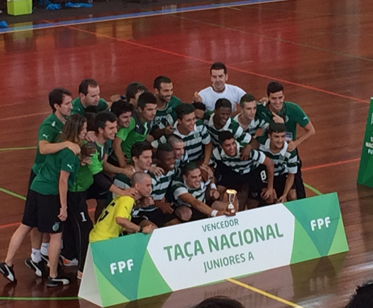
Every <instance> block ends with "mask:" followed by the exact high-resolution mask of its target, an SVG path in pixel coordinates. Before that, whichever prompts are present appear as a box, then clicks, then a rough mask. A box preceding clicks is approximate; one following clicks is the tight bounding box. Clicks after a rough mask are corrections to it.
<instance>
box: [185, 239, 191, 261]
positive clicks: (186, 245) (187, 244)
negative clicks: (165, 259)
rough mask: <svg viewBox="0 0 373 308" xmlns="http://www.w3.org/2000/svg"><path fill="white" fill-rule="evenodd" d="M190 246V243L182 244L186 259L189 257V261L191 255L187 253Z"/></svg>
mask: <svg viewBox="0 0 373 308" xmlns="http://www.w3.org/2000/svg"><path fill="white" fill-rule="evenodd" d="M191 244H192V243H191V242H186V243H185V244H184V252H185V255H186V256H187V257H189V261H190V260H192V258H193V254H192V253H190V252H189V251H188V246H189V245H191Z"/></svg>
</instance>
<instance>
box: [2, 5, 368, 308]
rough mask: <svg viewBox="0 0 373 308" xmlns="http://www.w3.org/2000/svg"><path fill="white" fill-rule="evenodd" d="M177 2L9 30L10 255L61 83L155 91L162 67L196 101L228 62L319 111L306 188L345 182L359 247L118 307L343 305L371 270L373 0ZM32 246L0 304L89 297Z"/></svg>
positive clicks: (327, 188)
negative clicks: (61, 280) (367, 137)
mask: <svg viewBox="0 0 373 308" xmlns="http://www.w3.org/2000/svg"><path fill="white" fill-rule="evenodd" d="M203 4H206V2H205V3H203ZM193 5H196V4H195V3H194V4H193ZM176 7H178V6H167V7H163V8H157V9H154V10H161V11H163V12H165V13H169V14H166V15H164V14H157V15H153V16H148V17H139V16H134V17H136V18H126V19H118V20H111V21H100V20H97V22H94V21H95V20H90V21H91V23H87V24H86V23H78V24H73V23H76V22H75V21H72V22H69V23H65V24H61V23H59V24H56V23H54V22H55V21H53V20H52V21H51V20H49V19H48V17H47V16H46V18H45V19H46V20H44V21H43V23H44V26H47V28H45V29H34V30H27V29H30V28H32V27H33V25H31V24H27V25H21V26H23V27H24V29H26V30H24V31H13V30H14V29H10V30H7V31H8V33H0V72H1V73H0V80H1V82H0V94H1V100H0V106H1V114H0V131H1V138H0V158H1V160H0V170H1V173H0V190H1V191H0V206H1V215H0V232H1V233H0V234H1V237H0V259H2V260H3V259H4V257H5V254H6V249H7V246H8V242H9V239H10V236H11V235H12V233H13V232H14V231H15V229H16V227H17V226H18V224H19V221H20V219H21V215H22V212H23V206H24V201H23V199H24V197H23V196H25V194H26V190H27V181H28V176H29V172H30V167H31V165H32V163H33V159H34V155H35V149H34V146H35V144H36V137H37V129H38V126H39V125H40V123H41V122H42V120H43V119H44V118H45V117H46V116H47V115H48V113H49V112H50V110H49V106H48V102H47V95H48V92H49V91H50V90H51V89H52V88H54V87H56V86H62V87H65V88H67V89H70V90H71V91H72V92H73V94H74V96H76V95H77V94H78V93H77V92H78V91H77V90H78V85H79V83H80V81H81V80H82V79H83V78H94V79H96V80H97V81H98V82H99V84H100V86H101V93H102V97H103V98H105V99H109V98H110V96H111V95H112V94H116V93H123V92H124V89H125V87H126V85H127V84H128V83H129V82H131V81H141V82H143V83H144V84H145V85H147V86H148V87H149V89H151V86H152V81H153V79H154V78H155V77H156V76H158V75H166V76H169V77H170V78H171V79H172V81H173V84H174V93H175V95H176V96H178V97H180V98H181V99H182V100H183V101H191V99H192V95H193V93H194V92H195V91H196V90H200V89H202V88H204V87H206V86H207V85H209V66H210V65H211V63H212V62H215V61H222V62H224V63H226V65H227V66H228V71H229V83H232V84H235V85H238V86H240V87H242V88H243V89H244V90H246V91H247V92H249V93H253V94H254V95H255V96H257V97H258V98H260V97H262V96H264V95H265V88H266V85H267V83H268V82H269V81H272V80H278V81H280V82H282V83H283V84H284V86H285V93H286V96H287V99H288V100H289V101H293V102H296V103H298V104H299V105H300V106H301V107H302V108H303V109H304V110H305V111H306V113H307V114H308V115H309V117H310V119H311V121H312V122H313V124H314V126H315V128H316V135H315V136H314V137H312V138H311V139H310V140H309V141H307V142H305V143H304V144H302V145H301V146H300V156H301V158H302V160H303V165H304V167H303V176H304V181H305V183H306V184H307V193H308V196H313V195H315V194H320V193H329V192H334V191H336V192H338V195H339V198H340V204H341V209H342V213H343V219H344V224H345V228H346V233H347V238H348V242H349V246H350V251H349V252H348V253H345V254H339V255H334V256H331V257H329V258H322V259H317V260H313V261H309V262H304V263H300V264H296V265H293V266H288V267H282V268H278V269H274V270H270V271H266V272H263V273H260V274H256V275H253V276H249V277H246V278H242V279H239V280H240V281H241V282H242V283H244V284H245V285H243V286H238V285H236V284H233V283H231V282H228V281H227V282H225V283H221V284H217V285H212V286H205V287H200V288H193V289H189V290H185V291H179V292H175V293H172V294H167V295H163V296H159V297H155V298H151V299H146V300H141V301H138V302H133V303H129V304H127V305H121V307H131V308H132V307H138V308H140V307H153V308H158V307H167V308H175V307H180V308H182V307H191V306H192V305H195V304H196V303H198V302H200V301H201V300H203V299H205V298H207V297H210V296H214V295H226V296H230V297H232V298H236V299H237V300H239V301H241V302H242V303H243V304H244V306H245V307H255V308H259V307H266V308H268V307H270V308H272V307H273V308H275V307H291V306H296V305H298V306H299V307H343V305H345V304H346V302H347V301H348V299H349V297H350V295H351V294H352V292H353V290H354V288H355V287H356V285H359V284H361V283H362V282H364V281H367V280H369V279H371V278H372V277H373V268H372V264H373V263H372V261H373V254H372V250H373V240H372V238H373V237H372V222H373V208H372V202H371V200H372V195H373V193H372V192H373V191H372V189H369V188H366V187H358V186H357V185H356V178H357V171H358V167H359V159H360V153H361V147H362V140H363V136H364V131H365V123H366V118H367V112H368V107H369V98H370V97H371V95H372V93H371V91H372V90H371V89H372V75H373V74H372V73H373V48H372V47H373V36H372V33H373V21H372V15H373V7H372V5H371V0H340V1H323V0H293V1H282V2H273V3H261V4H253V5H238V3H234V5H233V6H227V7H221V8H216V7H214V5H210V9H205V10H197V7H194V8H188V6H185V5H184V6H183V7H184V8H187V10H186V11H184V12H180V13H178V12H177V11H176ZM188 10H189V11H188ZM58 22H61V21H60V20H59V21H58ZM39 24H40V23H39ZM29 252H30V244H29V241H25V243H24V246H23V247H22V249H21V250H20V251H19V253H18V255H17V258H16V262H15V270H16V274H17V277H18V280H19V282H18V284H17V285H16V286H14V285H11V284H7V283H6V281H5V280H4V279H3V278H2V277H1V279H0V292H1V293H0V305H3V306H4V307H25V305H27V306H28V307H38V308H42V307H71V308H76V307H81V308H86V307H87V308H88V307H93V305H92V304H90V303H88V302H86V301H84V300H78V299H77V298H76V296H77V292H78V283H77V282H76V280H75V279H74V280H73V282H72V284H71V285H69V286H66V287H63V288H56V289H53V290H51V289H47V288H46V287H45V286H44V281H43V280H42V279H39V280H35V277H34V275H33V274H32V273H31V272H30V270H29V269H27V268H26V266H25V265H24V264H23V262H24V259H25V258H26V257H27V256H28V254H29ZM67 273H68V274H70V275H71V277H74V272H73V271H71V270H69V269H68V270H67ZM175 275H177V273H175ZM180 279H182V277H181V278H180ZM249 286H254V287H255V288H257V289H259V290H262V291H264V292H266V293H258V292H257V291H252V290H250V289H248V288H249Z"/></svg>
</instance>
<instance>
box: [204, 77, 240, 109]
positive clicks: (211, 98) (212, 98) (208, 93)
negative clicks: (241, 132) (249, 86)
mask: <svg viewBox="0 0 373 308" xmlns="http://www.w3.org/2000/svg"><path fill="white" fill-rule="evenodd" d="M198 94H199V96H201V98H202V103H204V104H205V106H206V110H214V109H215V103H216V101H217V100H218V99H219V98H226V99H228V100H229V101H230V102H231V104H232V111H233V112H234V111H236V104H238V103H239V102H240V100H241V97H242V96H244V95H245V94H246V93H245V91H244V90H242V89H241V88H239V87H237V86H233V85H231V84H226V85H225V89H224V91H223V92H215V91H214V89H213V88H212V87H211V86H210V87H207V88H205V89H203V90H201V91H200V92H199V93H198Z"/></svg>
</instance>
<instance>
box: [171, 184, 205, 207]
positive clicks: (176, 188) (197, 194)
mask: <svg viewBox="0 0 373 308" xmlns="http://www.w3.org/2000/svg"><path fill="white" fill-rule="evenodd" d="M210 183H211V181H207V182H203V181H201V186H200V187H199V188H189V187H188V185H187V184H186V183H185V182H184V181H183V179H182V178H181V177H179V178H177V179H175V180H174V181H172V184H171V192H172V198H173V204H174V205H175V206H181V205H186V206H189V207H191V205H190V204H188V203H185V202H184V201H183V200H181V199H180V196H181V195H183V194H186V193H189V194H191V195H192V196H193V197H194V198H196V199H198V200H199V201H201V202H203V203H205V202H206V189H207V187H208V186H209V185H210Z"/></svg>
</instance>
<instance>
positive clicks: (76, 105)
mask: <svg viewBox="0 0 373 308" xmlns="http://www.w3.org/2000/svg"><path fill="white" fill-rule="evenodd" d="M72 105H73V109H72V110H71V114H76V113H78V114H80V115H82V116H84V115H85V113H86V112H87V111H88V110H89V111H90V112H93V113H98V112H100V111H104V110H106V109H108V107H109V106H108V104H107V102H106V101H105V100H104V99H103V98H100V99H99V101H98V105H97V106H89V107H88V108H84V107H83V105H82V102H81V100H80V97H77V98H76V99H74V100H73V101H72ZM87 109H88V110H87Z"/></svg>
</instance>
